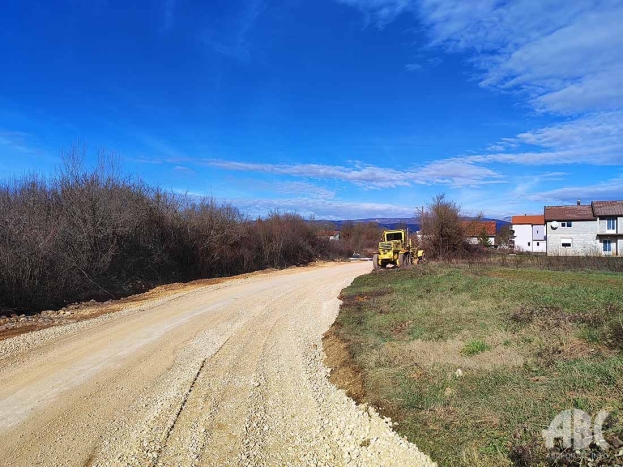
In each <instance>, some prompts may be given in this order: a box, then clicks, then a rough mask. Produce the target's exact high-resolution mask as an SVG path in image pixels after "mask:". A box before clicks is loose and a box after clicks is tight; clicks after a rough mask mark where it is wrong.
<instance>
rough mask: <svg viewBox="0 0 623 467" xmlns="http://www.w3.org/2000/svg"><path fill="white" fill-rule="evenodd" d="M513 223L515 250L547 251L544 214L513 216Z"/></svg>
mask: <svg viewBox="0 0 623 467" xmlns="http://www.w3.org/2000/svg"><path fill="white" fill-rule="evenodd" d="M512 225H513V226H512V229H513V232H514V241H515V250H518V251H527V252H530V253H545V252H546V251H547V239H546V235H545V217H544V216H542V215H533V216H528V215H523V216H513V219H512Z"/></svg>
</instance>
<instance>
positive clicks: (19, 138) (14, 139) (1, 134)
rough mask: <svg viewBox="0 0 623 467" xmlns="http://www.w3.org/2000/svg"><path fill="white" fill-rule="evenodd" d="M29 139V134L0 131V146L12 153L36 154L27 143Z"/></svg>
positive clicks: (30, 136) (30, 137)
mask: <svg viewBox="0 0 623 467" xmlns="http://www.w3.org/2000/svg"><path fill="white" fill-rule="evenodd" d="M29 139H32V135H31V134H29V133H25V132H22V131H11V130H2V129H0V145H2V146H4V147H6V148H9V149H12V150H14V151H19V152H23V153H26V154H34V153H35V152H37V151H36V150H35V149H34V148H33V147H32V146H31V145H30V143H29V142H28V140H29Z"/></svg>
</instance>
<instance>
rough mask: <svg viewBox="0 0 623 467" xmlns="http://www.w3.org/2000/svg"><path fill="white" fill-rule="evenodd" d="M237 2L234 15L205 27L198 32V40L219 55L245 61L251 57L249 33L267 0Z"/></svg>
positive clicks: (264, 7)
mask: <svg viewBox="0 0 623 467" xmlns="http://www.w3.org/2000/svg"><path fill="white" fill-rule="evenodd" d="M239 3H240V5H239V8H236V12H237V14H236V15H235V16H234V17H232V18H229V19H226V20H223V21H222V22H221V24H216V25H213V26H212V27H210V28H206V29H205V30H204V31H203V32H202V33H201V34H200V36H199V40H200V41H201V42H203V44H204V45H206V46H208V47H210V48H211V49H212V50H213V51H214V52H215V53H217V54H219V55H224V56H226V57H228V58H231V59H234V60H237V61H240V62H247V61H249V60H250V58H251V41H250V39H249V35H250V34H251V31H252V29H253V26H254V25H255V22H256V21H257V20H258V18H259V17H260V16H261V15H262V13H263V12H264V10H265V9H266V7H267V1H266V0H241V1H240V2H239Z"/></svg>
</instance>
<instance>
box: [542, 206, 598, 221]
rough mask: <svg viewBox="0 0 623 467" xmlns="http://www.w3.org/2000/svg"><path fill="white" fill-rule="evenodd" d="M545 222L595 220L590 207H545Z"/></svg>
mask: <svg viewBox="0 0 623 467" xmlns="http://www.w3.org/2000/svg"><path fill="white" fill-rule="evenodd" d="M544 217H545V221H546V222H548V221H592V220H595V216H594V215H593V209H592V207H591V206H590V205H571V206H545V216H544Z"/></svg>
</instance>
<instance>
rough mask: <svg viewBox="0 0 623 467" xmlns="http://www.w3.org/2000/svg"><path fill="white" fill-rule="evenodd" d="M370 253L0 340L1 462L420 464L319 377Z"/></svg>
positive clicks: (410, 449)
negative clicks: (326, 345)
mask: <svg viewBox="0 0 623 467" xmlns="http://www.w3.org/2000/svg"><path fill="white" fill-rule="evenodd" d="M370 269H371V266H370V264H369V263H368V264H366V263H364V264H361V263H357V264H347V265H334V266H320V267H310V268H303V269H298V270H287V271H281V272H276V273H272V274H267V275H261V276H256V277H249V278H244V279H238V280H232V281H229V282H225V283H222V284H217V285H213V286H209V287H206V288H204V289H200V290H196V291H192V292H187V293H182V294H178V295H174V296H171V297H168V298H166V299H161V300H158V301H155V302H152V303H149V304H147V305H142V306H141V307H140V308H134V309H128V310H124V311H121V312H119V313H115V314H111V315H106V316H102V317H99V318H95V319H93V320H90V321H85V322H81V323H74V324H71V325H67V326H59V327H56V328H49V329H45V330H42V331H38V332H36V333H30V334H25V335H22V336H18V337H15V338H12V339H7V340H5V341H2V342H0V440H1V442H0V465H6V466H29V467H30V466H37V465H42V466H63V467H65V466H108V465H110V466H117V465H124V466H125V465H129V466H130V465H131V466H167V467H169V466H195V465H196V466H286V465H288V466H289V465H291V466H299V465H301V466H302V465H314V466H315V465H325V466H343V465H355V466H390V465H396V466H410V465H414V466H421V465H430V460H429V459H428V458H427V457H426V456H424V455H423V454H421V453H420V452H419V451H418V450H417V448H416V447H415V446H414V445H412V444H409V443H407V442H406V441H404V440H402V439H401V438H399V437H398V436H397V435H395V434H394V433H393V432H392V431H391V429H390V427H389V425H388V423H387V421H384V420H382V419H381V418H380V417H379V416H378V415H377V414H376V413H375V412H374V411H372V410H367V409H365V408H362V407H358V406H356V405H355V403H354V402H353V401H352V400H350V399H348V398H347V397H346V396H345V395H344V393H343V392H342V391H338V390H337V389H335V388H334V387H333V386H332V385H331V384H330V383H329V382H328V379H327V377H326V376H327V370H326V368H325V367H324V365H323V363H322V360H323V353H322V344H321V336H322V333H324V332H325V331H326V330H327V329H328V328H329V326H330V324H331V323H332V322H333V320H334V319H335V316H336V314H337V312H338V306H339V301H338V300H337V298H336V297H337V296H338V294H339V292H340V290H341V289H342V288H344V287H345V286H347V285H348V284H349V283H350V282H351V281H352V280H353V278H354V277H356V276H357V275H360V274H363V273H365V272H367V271H368V270H370Z"/></svg>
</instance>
